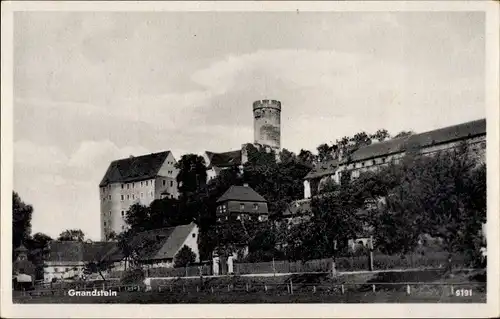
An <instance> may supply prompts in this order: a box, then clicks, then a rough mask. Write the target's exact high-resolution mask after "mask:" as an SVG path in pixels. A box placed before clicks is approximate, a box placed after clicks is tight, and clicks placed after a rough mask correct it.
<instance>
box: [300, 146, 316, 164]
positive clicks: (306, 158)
mask: <svg viewBox="0 0 500 319" xmlns="http://www.w3.org/2000/svg"><path fill="white" fill-rule="evenodd" d="M297 160H298V162H299V163H300V164H303V165H305V166H307V167H313V166H314V164H315V163H316V160H317V158H316V156H315V155H314V154H313V153H312V152H311V151H308V150H304V149H301V150H300V152H299V155H297Z"/></svg>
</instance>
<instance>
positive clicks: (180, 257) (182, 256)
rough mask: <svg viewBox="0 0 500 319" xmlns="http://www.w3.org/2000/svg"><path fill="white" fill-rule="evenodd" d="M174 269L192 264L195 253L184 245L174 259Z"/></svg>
mask: <svg viewBox="0 0 500 319" xmlns="http://www.w3.org/2000/svg"><path fill="white" fill-rule="evenodd" d="M174 260H175V262H174V265H175V266H174V267H176V268H177V267H186V266H187V265H189V264H192V263H194V262H195V260H196V255H195V253H194V252H193V251H192V250H191V248H189V247H188V246H186V245H184V246H183V247H182V248H181V250H179V252H178V253H177V255H175V258H174Z"/></svg>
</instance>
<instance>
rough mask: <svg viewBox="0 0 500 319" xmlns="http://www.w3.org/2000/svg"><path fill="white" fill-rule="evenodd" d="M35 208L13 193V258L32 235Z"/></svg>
mask: <svg viewBox="0 0 500 319" xmlns="http://www.w3.org/2000/svg"><path fill="white" fill-rule="evenodd" d="M32 215H33V206H31V205H29V204H26V203H24V202H23V201H22V200H21V197H19V195H18V194H17V193H16V192H12V257H13V258H14V259H15V257H16V256H15V249H16V248H17V247H19V246H20V245H21V244H22V243H23V242H25V241H26V240H27V239H28V238H29V236H30V235H31V217H32Z"/></svg>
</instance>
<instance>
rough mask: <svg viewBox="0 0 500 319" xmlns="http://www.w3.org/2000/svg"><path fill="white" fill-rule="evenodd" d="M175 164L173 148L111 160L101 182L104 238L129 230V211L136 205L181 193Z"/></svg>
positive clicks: (102, 233) (176, 195)
mask: <svg viewBox="0 0 500 319" xmlns="http://www.w3.org/2000/svg"><path fill="white" fill-rule="evenodd" d="M175 164H176V160H175V158H174V155H173V154H172V152H170V151H165V152H159V153H153V154H148V155H142V156H137V157H134V156H130V157H129V158H124V159H119V160H116V161H113V162H111V164H110V165H109V167H108V169H107V171H106V174H105V175H104V177H103V179H102V181H101V183H100V184H99V194H100V200H101V216H100V217H101V239H102V240H109V238H110V234H112V233H113V232H114V233H115V234H119V233H121V232H122V231H124V230H125V229H126V227H127V224H126V222H125V217H126V213H127V211H128V209H129V208H130V206H132V205H133V204H136V203H140V204H142V205H146V206H148V205H149V204H151V202H153V201H154V200H155V199H161V198H165V197H168V198H177V197H178V196H179V195H178V190H177V181H176V177H177V174H178V169H176V168H175Z"/></svg>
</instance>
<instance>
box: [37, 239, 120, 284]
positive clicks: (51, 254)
mask: <svg viewBox="0 0 500 319" xmlns="http://www.w3.org/2000/svg"><path fill="white" fill-rule="evenodd" d="M114 245H115V243H113V242H80V241H51V242H49V243H48V247H47V250H48V253H47V254H46V256H45V257H44V269H43V279H44V282H52V281H54V280H56V281H59V280H74V279H79V278H82V277H83V276H84V269H85V266H86V265H87V264H89V263H90V262H97V261H99V260H100V259H101V257H102V256H103V255H104V254H105V253H106V252H107V251H108V250H109V249H111V247H113V246H114Z"/></svg>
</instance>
